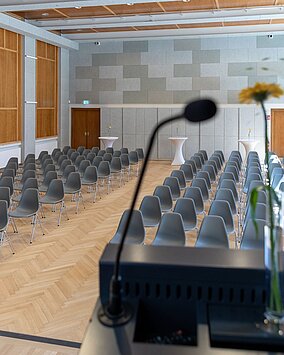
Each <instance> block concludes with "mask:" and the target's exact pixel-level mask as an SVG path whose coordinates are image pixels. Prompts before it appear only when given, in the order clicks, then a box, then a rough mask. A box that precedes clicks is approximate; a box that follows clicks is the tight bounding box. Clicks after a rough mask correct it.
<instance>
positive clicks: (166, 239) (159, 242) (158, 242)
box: [152, 234, 184, 247]
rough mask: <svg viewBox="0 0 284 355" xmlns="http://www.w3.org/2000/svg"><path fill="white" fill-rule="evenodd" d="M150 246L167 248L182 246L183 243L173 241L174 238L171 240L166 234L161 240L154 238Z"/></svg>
mask: <svg viewBox="0 0 284 355" xmlns="http://www.w3.org/2000/svg"><path fill="white" fill-rule="evenodd" d="M152 245H168V246H174V247H176V246H178V245H181V246H184V243H183V242H182V241H180V240H174V238H172V235H171V234H169V235H168V236H167V235H166V234H163V236H162V237H161V238H155V239H154V240H153V243H152Z"/></svg>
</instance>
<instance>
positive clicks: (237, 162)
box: [228, 156, 242, 171]
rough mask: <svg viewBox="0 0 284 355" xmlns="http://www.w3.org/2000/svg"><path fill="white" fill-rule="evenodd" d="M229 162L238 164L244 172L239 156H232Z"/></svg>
mask: <svg viewBox="0 0 284 355" xmlns="http://www.w3.org/2000/svg"><path fill="white" fill-rule="evenodd" d="M228 162H232V163H236V164H237V165H238V168H239V170H240V171H241V170H242V161H241V160H240V158H239V157H238V156H235V157H234V156H232V157H231V158H229V160H228Z"/></svg>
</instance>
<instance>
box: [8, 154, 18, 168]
mask: <svg viewBox="0 0 284 355" xmlns="http://www.w3.org/2000/svg"><path fill="white" fill-rule="evenodd" d="M9 163H13V164H16V170H18V167H19V159H18V158H17V157H11V158H10V159H9V160H8V162H7V165H8V164H9Z"/></svg>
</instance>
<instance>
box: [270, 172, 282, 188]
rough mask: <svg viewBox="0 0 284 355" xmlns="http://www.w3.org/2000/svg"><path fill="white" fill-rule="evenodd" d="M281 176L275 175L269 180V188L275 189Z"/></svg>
mask: <svg viewBox="0 0 284 355" xmlns="http://www.w3.org/2000/svg"><path fill="white" fill-rule="evenodd" d="M283 176H284V175H283V174H282V173H281V174H275V175H274V176H273V179H272V180H271V186H272V187H273V188H274V189H275V188H276V186H277V185H278V184H279V182H280V181H281V180H282V179H283Z"/></svg>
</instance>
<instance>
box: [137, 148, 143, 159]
mask: <svg viewBox="0 0 284 355" xmlns="http://www.w3.org/2000/svg"><path fill="white" fill-rule="evenodd" d="M136 152H137V154H138V159H139V161H143V160H144V150H143V148H136Z"/></svg>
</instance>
